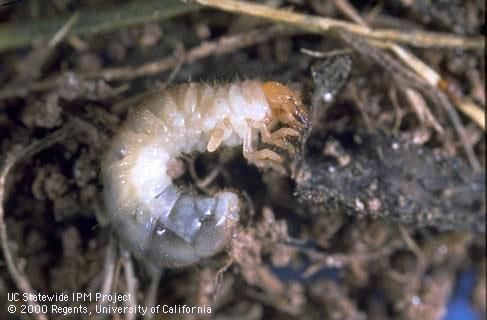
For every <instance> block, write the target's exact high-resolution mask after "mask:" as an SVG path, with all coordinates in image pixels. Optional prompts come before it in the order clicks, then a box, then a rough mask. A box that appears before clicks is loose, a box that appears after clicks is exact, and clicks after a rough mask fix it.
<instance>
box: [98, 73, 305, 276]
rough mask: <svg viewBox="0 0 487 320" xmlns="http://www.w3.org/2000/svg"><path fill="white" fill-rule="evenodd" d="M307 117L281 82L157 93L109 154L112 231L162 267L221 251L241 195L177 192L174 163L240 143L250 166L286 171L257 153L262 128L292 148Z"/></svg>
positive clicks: (270, 156) (269, 154) (192, 86)
mask: <svg viewBox="0 0 487 320" xmlns="http://www.w3.org/2000/svg"><path fill="white" fill-rule="evenodd" d="M306 122H307V109H306V107H304V106H303V104H302V103H301V100H300V98H299V95H297V94H296V93H295V92H293V91H292V90H291V89H289V88H288V87H286V86H284V85H282V84H280V83H277V82H267V83H264V84H262V83H261V82H259V81H250V80H248V81H241V82H235V83H230V84H225V85H217V86H210V85H206V84H200V83H189V84H182V85H178V86H175V87H173V88H170V89H168V90H166V91H163V92H160V93H157V94H155V95H154V96H152V97H151V98H149V99H148V100H146V101H145V102H144V103H142V104H141V105H140V106H139V108H138V109H137V110H136V111H135V112H134V113H133V114H132V115H131V116H130V117H129V119H127V121H126V123H125V124H124V125H123V127H122V128H121V129H120V131H119V132H118V134H117V135H116V136H115V138H114V140H113V142H112V144H111V146H110V148H109V150H108V151H107V153H106V155H105V158H104V162H103V167H102V174H103V182H104V199H105V205H106V209H107V212H108V214H109V217H110V221H111V224H112V226H113V228H114V229H115V231H116V232H117V234H118V235H119V237H120V238H121V239H122V240H123V241H124V242H125V244H126V245H127V246H128V247H129V249H131V251H132V252H133V253H134V254H135V255H136V256H138V257H140V258H143V259H147V260H149V261H152V262H153V263H155V264H156V265H159V266H163V267H182V266H186V265H190V264H192V263H195V262H197V261H198V260H200V259H201V258H202V257H207V256H211V255H214V254H216V253H217V252H219V251H221V250H222V249H223V248H224V247H225V246H226V245H227V243H228V240H229V238H230V237H231V235H232V233H233V230H234V227H235V225H236V223H237V222H238V216H239V210H240V208H241V205H240V200H239V197H238V195H237V194H236V193H234V192H230V191H221V192H218V193H216V194H215V195H214V196H213V197H211V196H202V195H195V194H190V193H188V192H187V191H185V190H182V189H179V188H177V187H176V186H175V185H174V184H173V183H172V181H171V178H170V175H169V174H168V172H167V169H168V168H167V166H168V163H169V162H170V161H172V160H174V159H175V158H177V157H178V156H180V155H181V154H185V153H193V152H205V151H209V152H213V151H215V150H217V149H218V148H219V147H221V146H229V147H233V146H239V145H242V146H243V155H244V157H245V158H247V160H248V161H249V162H250V163H253V164H255V165H257V166H259V167H272V168H275V169H277V170H283V169H284V167H283V166H282V162H283V160H284V159H283V157H282V156H281V155H280V154H278V153H276V152H275V151H273V150H270V149H261V150H256V144H257V142H258V139H259V134H258V133H260V137H261V140H262V141H263V142H264V143H266V144H270V145H274V146H276V147H278V148H282V149H284V150H287V151H288V152H293V150H294V149H293V146H292V144H290V143H289V142H288V141H287V140H286V138H287V137H289V136H299V135H300V130H301V129H302V128H303V127H304V126H306V124H307V123H306ZM279 124H280V125H281V127H280V128H278V129H277V130H275V131H274V132H271V129H274V128H275V127H276V126H277V125H279Z"/></svg>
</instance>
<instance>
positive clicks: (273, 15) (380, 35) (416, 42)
mask: <svg viewBox="0 0 487 320" xmlns="http://www.w3.org/2000/svg"><path fill="white" fill-rule="evenodd" d="M195 2H197V3H199V4H202V5H205V6H208V7H213V8H218V9H220V10H224V11H228V12H233V13H238V14H248V15H251V16H255V17H261V18H265V19H267V20H271V21H276V22H282V23H286V24H289V25H292V26H294V27H296V28H299V29H302V30H306V31H309V32H315V33H323V32H328V31H330V30H331V29H333V28H339V29H343V30H346V31H348V32H352V33H355V34H359V35H362V36H365V37H366V38H369V39H376V40H389V41H393V42H397V43H405V44H409V45H412V46H416V47H427V48H431V47H464V48H466V49H483V48H484V47H485V44H484V38H483V37H475V38H466V37H462V36H457V35H451V34H444V33H433V32H425V31H421V30H414V31H409V32H405V31H401V30H394V29H371V28H367V27H364V26H361V25H358V24H355V23H350V22H345V21H341V20H337V19H331V18H323V17H318V16H313V15H306V14H299V13H295V12H289V11H285V10H281V9H274V8H270V7H268V6H265V5H260V4H254V3H250V2H246V1H235V0H195Z"/></svg>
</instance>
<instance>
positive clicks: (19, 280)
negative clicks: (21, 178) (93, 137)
mask: <svg viewBox="0 0 487 320" xmlns="http://www.w3.org/2000/svg"><path fill="white" fill-rule="evenodd" d="M73 129H74V125H73V123H70V124H68V125H66V126H65V127H64V128H62V129H59V130H58V131H56V132H54V133H53V134H51V135H49V136H47V137H45V138H44V139H42V140H39V141H36V142H33V143H31V144H30V145H29V146H27V147H26V148H24V149H21V150H16V149H13V150H11V151H10V152H9V153H8V154H7V156H6V158H5V160H4V163H3V165H2V167H1V168H0V243H1V247H2V254H3V258H4V259H5V263H6V265H7V270H8V272H9V274H10V277H11V278H12V280H13V281H14V283H15V285H16V287H17V288H18V289H19V291H21V292H23V293H29V294H35V291H34V289H33V288H32V286H31V284H30V282H29V280H28V278H27V276H26V275H25V274H24V273H23V271H21V270H19V269H18V268H17V265H16V263H15V259H14V257H13V254H12V252H11V251H10V247H9V239H8V233H7V225H6V224H5V221H4V217H5V211H4V207H3V204H4V203H5V197H6V193H7V192H6V181H7V177H8V175H9V173H10V172H11V171H12V169H13V168H14V167H15V166H16V165H17V164H19V163H20V162H21V161H23V160H25V159H28V158H29V157H32V156H33V155H35V154H36V153H38V152H40V151H42V150H44V149H46V148H48V147H49V146H51V145H53V144H55V143H57V142H59V141H61V140H63V139H65V138H66V137H67V136H68V135H69V134H71V133H72V132H73V131H74V130H73ZM28 303H29V305H31V306H33V307H35V306H38V304H37V302H35V301H33V300H32V299H29V300H28ZM34 317H35V318H36V319H39V320H47V317H46V316H45V315H44V314H42V313H35V314H34Z"/></svg>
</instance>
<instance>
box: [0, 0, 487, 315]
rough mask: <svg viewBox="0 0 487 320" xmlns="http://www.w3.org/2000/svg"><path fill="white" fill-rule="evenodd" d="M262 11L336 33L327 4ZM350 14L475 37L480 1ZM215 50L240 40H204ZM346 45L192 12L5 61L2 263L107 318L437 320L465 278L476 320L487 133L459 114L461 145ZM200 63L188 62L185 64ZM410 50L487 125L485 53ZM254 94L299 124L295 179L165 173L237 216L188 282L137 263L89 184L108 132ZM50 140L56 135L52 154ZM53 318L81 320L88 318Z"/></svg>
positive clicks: (480, 298) (4, 19)
mask: <svg viewBox="0 0 487 320" xmlns="http://www.w3.org/2000/svg"><path fill="white" fill-rule="evenodd" d="M4 2H5V1H4ZM102 2H103V4H102ZM125 3H126V1H114V0H112V1H91V0H60V1H52V2H49V3H48V2H45V1H40V0H30V1H18V2H15V3H11V4H8V5H4V6H2V7H0V22H1V23H2V24H4V25H8V24H15V23H25V24H29V23H32V21H39V20H49V19H54V18H56V17H58V16H69V15H71V14H72V13H73V12H75V11H77V10H80V11H83V10H87V9H89V10H92V11H97V10H105V8H113V7H117V6H121V5H123V4H125ZM262 3H267V4H268V5H271V4H272V5H276V6H279V7H282V8H292V9H293V10H294V11H297V12H301V13H308V14H314V15H320V16H327V17H334V18H337V19H344V20H348V17H347V16H346V15H345V14H344V13H343V11H341V10H340V9H339V6H337V5H336V3H348V1H327V2H322V1H317V0H309V1H305V0H289V1H263V2H262ZM349 4H351V5H353V6H355V9H356V10H357V12H359V13H360V15H361V16H362V17H367V21H368V23H369V24H370V25H371V26H373V27H388V28H397V29H399V30H409V29H420V30H427V31H434V32H441V33H451V34H457V35H464V36H478V35H485V20H484V17H485V11H484V10H485V4H484V2H483V1H468V2H465V3H464V2H462V1H456V0H448V1H440V2H436V1H429V0H420V1H414V2H410V1H399V0H398V1H386V2H384V3H379V2H377V3H375V2H374V3H370V4H367V5H364V4H363V3H362V2H360V1H351V3H349ZM0 29H1V26H0ZM239 35H244V36H242V37H241V38H240V36H239ZM226 37H234V39H242V41H235V42H229V43H227V44H222V42H218V41H219V40H220V39H222V38H225V39H226ZM355 37H357V36H355ZM350 39H352V41H353V39H354V38H353V37H352V38H351V37H349V36H347V34H343V33H341V32H330V33H329V34H325V35H316V34H314V35H312V34H307V33H304V32H302V31H296V30H291V29H288V28H284V27H280V26H278V27H276V26H274V25H272V23H270V22H266V21H264V20H258V19H254V18H250V17H248V16H243V15H242V16H240V15H234V14H230V13H225V12H221V11H217V10H211V9H201V10H199V11H194V12H191V13H185V14H182V15H180V16H176V17H173V18H170V19H167V20H165V21H151V22H146V23H141V24H137V25H132V26H129V27H120V28H118V29H117V30H114V31H109V32H99V33H87V34H80V35H76V36H71V37H67V38H63V39H62V40H61V41H59V42H58V43H56V44H55V46H52V47H51V46H48V45H47V41H44V42H41V43H33V44H31V45H29V46H24V47H19V48H17V49H15V50H12V49H10V50H3V51H0V61H1V62H0V84H1V85H0V165H1V166H2V168H5V167H4V166H6V164H8V163H9V162H8V159H9V157H10V156H12V155H13V156H14V157H15V155H19V156H18V157H19V159H17V160H18V161H17V163H16V164H17V165H16V166H14V167H13V168H12V170H10V171H9V174H8V176H7V180H6V183H5V184H4V185H3V188H4V199H3V200H4V202H3V204H2V205H3V211H4V214H3V222H2V224H3V223H4V224H5V226H6V228H7V229H6V230H7V234H6V235H7V237H8V243H7V244H6V245H4V246H3V247H5V248H7V250H9V251H10V253H11V255H12V256H13V261H14V263H15V267H16V269H17V271H18V272H19V274H20V275H21V276H22V277H23V278H24V280H26V281H27V282H28V284H29V286H28V287H30V288H31V289H32V290H33V292H39V293H43V294H54V293H62V292H64V293H67V294H72V293H73V292H75V293H79V292H81V293H92V294H95V293H97V292H106V293H120V294H129V293H130V294H132V297H133V298H132V299H131V301H130V302H127V303H125V304H124V303H123V302H119V303H118V304H116V305H118V306H124V305H136V304H140V305H144V306H155V305H170V306H172V305H187V306H209V307H210V308H211V314H199V315H198V314H194V313H193V314H188V313H184V314H169V315H168V314H157V315H154V317H153V318H154V319H167V318H168V317H169V318H177V319H210V318H211V319H390V318H398V319H443V317H444V315H445V313H446V307H447V305H448V301H449V299H450V298H451V297H452V295H453V293H454V292H455V287H456V286H457V282H458V280H459V279H460V276H461V275H462V274H464V273H465V272H467V271H468V272H471V273H473V274H475V275H476V276H475V279H476V280H475V287H474V288H473V290H472V292H471V293H470V297H469V299H470V304H471V305H472V306H473V308H474V309H475V310H476V312H477V313H478V314H479V318H485V316H486V300H485V296H486V279H485V272H486V246H485V223H486V222H485V132H484V129H482V128H480V127H479V126H478V125H477V124H476V123H475V122H474V121H473V120H472V119H471V118H470V117H469V116H467V115H465V114H463V113H461V112H460V111H458V109H457V108H456V107H454V109H455V110H457V111H455V113H456V114H457V115H458V116H459V120H460V124H461V125H462V127H463V129H464V132H465V139H466V141H467V142H468V146H467V147H466V146H465V140H462V139H460V137H459V134H458V132H457V131H456V129H455V128H456V127H455V125H454V124H453V123H452V120H451V117H450V116H449V113H448V112H449V111H448V108H445V107H444V101H445V100H444V99H447V102H448V101H449V103H450V104H455V98H454V97H453V96H452V95H453V93H451V92H450V91H449V92H446V91H441V90H440V89H439V88H433V87H431V88H430V87H428V88H427V89H424V88H425V86H418V85H415V84H414V81H413V80H414V78H413V80H411V78H408V76H407V74H409V73H408V72H412V71H410V70H409V69H408V68H407V67H406V66H405V65H404V63H402V62H400V60H398V58H397V57H396V56H395V55H393V54H392V53H390V52H389V51H387V50H386V49H370V50H369V49H368V48H369V47H368V46H369V45H370V44H367V42H366V41H365V40H363V41H364V43H363V44H362V43H361V42H356V45H351V44H350V41H351V40H350ZM244 42H245V43H246V44H245V45H243V44H242V43H244ZM205 43H207V44H208V45H207V46H205V45H204V44H205ZM212 43H213V44H214V43H217V44H218V46H217V48H220V49H221V50H220V51H219V49H214V48H213V47H211V44H212ZM198 47H199V48H200V49H199V50H200V51H198V52H199V56H197V57H194V56H192V57H193V58H191V59H189V60H188V61H185V60H184V59H180V57H181V56H184V55H185V54H187V53H188V52H191V50H192V49H193V48H198ZM405 47H406V46H405ZM374 48H375V47H374ZM302 49H307V50H308V51H311V52H312V54H310V53H309V52H308V51H303V50H302ZM408 49H409V50H410V51H411V52H412V53H413V54H414V55H415V56H416V57H418V58H419V59H421V60H422V61H423V62H424V63H425V64H426V65H428V66H429V67H430V68H432V69H434V70H436V71H437V72H438V73H439V74H440V75H441V77H442V78H443V79H444V80H445V81H447V82H448V84H449V86H450V88H454V91H455V93H454V94H455V95H456V97H462V98H468V99H470V100H471V101H473V102H474V103H475V104H477V105H478V106H480V108H481V109H482V110H484V107H485V90H484V87H485V55H484V50H464V49H462V48H421V49H418V48H414V47H408ZM374 50H378V51H377V52H376V51H374ZM307 52H308V53H307ZM323 53H325V54H323ZM327 53H328V54H327ZM317 56H320V57H317ZM377 57H379V58H377ZM381 57H388V58H387V59H381ZM388 59H389V60H388ZM390 61H392V62H390ZM152 62H156V63H158V66H159V67H160V66H161V65H162V64H163V63H169V64H168V67H167V68H166V67H161V70H162V71H161V72H157V73H154V72H151V71H150V68H147V69H143V70H142V71H141V69H140V68H139V69H138V67H139V66H143V65H145V64H148V63H152ZM397 65H400V66H401V67H400V68H399V69H396V66H397ZM164 68H165V69H164ZM113 70H118V71H117V72H119V73H115V72H113ZM134 70H137V72H139V74H137V75H135V73H134ZM144 70H146V71H144ZM398 70H399V71H398ZM404 70H406V71H404ZM108 74H110V75H111V77H112V78H110V76H108ZM404 75H406V76H404ZM416 77H417V75H416ZM253 78H257V79H261V80H263V81H264V80H268V79H272V80H276V81H280V82H283V83H286V84H288V85H290V86H291V87H293V88H295V89H297V90H299V91H300V92H302V94H303V98H304V100H305V101H306V102H307V104H308V105H309V106H310V107H311V109H312V112H313V118H312V122H311V124H310V126H309V128H308V129H307V130H308V131H307V135H306V137H305V139H304V140H303V143H299V142H297V141H295V146H296V147H297V149H298V152H297V153H296V155H294V156H293V157H291V158H289V159H288V160H289V161H288V162H287V164H286V165H287V168H288V170H289V173H290V174H289V175H288V176H283V175H281V174H279V173H277V172H274V171H272V170H269V171H260V170H258V169H257V168H255V167H253V166H250V165H248V164H247V163H246V161H245V159H244V158H243V157H242V154H241V152H240V150H222V151H221V152H219V153H218V154H191V155H185V156H184V157H182V158H181V161H180V162H177V163H174V172H175V173H174V174H175V175H177V176H179V177H180V178H179V179H180V180H179V181H180V182H181V183H182V184H186V185H190V186H192V188H193V189H194V190H196V191H197V192H201V193H209V194H211V193H214V192H216V191H218V190H221V189H222V188H231V189H232V190H238V191H239V192H240V193H241V195H242V199H245V203H246V205H245V208H244V209H243V211H242V213H241V221H240V224H239V226H238V228H237V230H236V231H235V235H234V237H233V239H232V241H231V243H230V245H229V248H228V249H227V250H226V251H225V252H222V253H221V254H219V255H217V256H215V257H212V258H210V259H206V260H204V261H201V262H200V263H199V264H197V265H195V266H191V267H188V268H184V269H168V270H160V269H157V268H153V267H152V266H149V265H147V264H146V263H144V262H143V261H137V260H135V259H133V258H131V256H130V254H129V252H127V250H126V249H124V248H123V246H122V245H121V244H119V242H118V239H117V237H116V236H115V235H114V233H113V231H112V230H111V228H110V224H109V222H108V221H107V219H106V218H105V213H104V204H103V199H102V197H101V194H102V189H103V186H102V184H101V182H100V180H99V173H100V161H101V157H102V155H103V152H104V150H106V148H107V146H108V145H109V143H110V139H111V137H112V136H113V134H114V132H115V131H116V129H117V127H118V126H119V125H120V124H121V123H122V121H123V120H124V119H125V118H126V117H127V114H128V113H130V111H131V110H133V108H134V107H135V106H136V105H137V103H138V102H139V101H140V100H142V99H143V97H144V96H145V95H146V93H147V92H152V91H154V90H160V89H161V88H164V87H167V86H169V85H172V84H177V83H183V82H188V81H206V82H226V81H233V80H235V79H253ZM452 90H453V89H452ZM12 92H14V94H12ZM445 92H446V93H445ZM442 99H443V100H442ZM59 132H61V133H62V138H54V136H53V134H54V135H56V133H59ZM54 139H55V140H54ZM46 141H47V142H49V141H51V142H49V143H44V142H46ZM38 142H41V143H44V147H42V148H40V150H38V152H37V151H36V152H31V153H28V154H22V151H19V150H22V149H24V148H26V147H27V146H29V145H31V144H32V143H38ZM468 148H470V149H471V150H472V151H473V153H472V154H471V155H470V156H469V155H468V154H467V153H466V152H465V150H466V149H468ZM20 155H22V156H20ZM472 156H473V160H475V161H477V164H478V165H479V166H480V169H479V168H476V166H475V163H472V161H473V160H472ZM215 168H216V169H215ZM214 170H217V171H216V174H213V173H212V172H214ZM2 171H3V170H2ZM208 176H210V178H208ZM5 248H3V249H2V250H3V251H2V252H3V255H2V256H1V257H2V258H1V259H0V319H4V318H5V319H6V318H9V319H24V318H27V316H26V315H21V314H20V313H19V312H17V313H15V314H14V316H15V317H12V315H11V314H8V313H7V309H6V308H7V306H8V305H12V304H13V305H16V306H17V307H19V308H20V305H21V304H22V302H11V301H8V300H7V299H8V293H13V292H22V288H25V287H22V288H19V281H18V279H16V277H15V275H13V274H12V271H11V269H10V268H9V267H8V262H7V261H6V260H7V259H6V257H5V251H4V250H5ZM20 282H21V281H20ZM59 304H60V305H62V306H71V307H76V306H79V305H80V304H81V305H83V306H85V307H87V308H88V310H90V311H94V310H95V305H96V303H95V302H94V301H91V302H90V301H83V302H81V303H80V302H78V301H73V299H70V300H69V301H67V302H64V303H59ZM47 305H49V307H50V306H51V303H47ZM4 306H5V307H4ZM133 316H134V315H130V314H120V315H119V317H118V318H117V317H114V315H108V316H102V315H98V318H99V319H105V318H106V319H112V318H113V319H134V317H133ZM32 317H33V318H36V316H35V315H32ZM47 317H48V319H80V318H84V317H83V316H81V315H79V314H73V313H69V314H59V313H58V314H53V313H51V312H49V313H48V314H47ZM37 318H38V316H37ZM135 318H136V317H135ZM141 318H143V317H141ZM146 318H147V319H148V318H149V317H146ZM39 319H40V318H39Z"/></svg>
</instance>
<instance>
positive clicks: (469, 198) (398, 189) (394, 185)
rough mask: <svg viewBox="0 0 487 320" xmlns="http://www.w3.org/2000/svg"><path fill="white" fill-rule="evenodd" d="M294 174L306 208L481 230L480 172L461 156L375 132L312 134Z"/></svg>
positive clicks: (482, 185) (482, 178) (482, 176)
mask: <svg viewBox="0 0 487 320" xmlns="http://www.w3.org/2000/svg"><path fill="white" fill-rule="evenodd" d="M308 146H309V148H310V150H312V151H309V152H310V154H314V155H319V156H315V157H313V158H306V161H304V162H303V163H302V164H301V165H300V167H299V168H298V169H297V171H296V174H295V176H296V183H297V191H296V193H297V195H298V197H299V199H300V200H301V201H303V202H306V203H308V204H311V205H319V206H326V207H333V208H335V209H341V210H343V211H345V212H346V213H347V214H352V215H358V214H365V215H370V216H373V217H381V218H384V219H386V220H390V221H394V222H399V223H404V224H409V225H414V226H416V227H424V226H434V227H436V228H438V229H440V230H449V229H460V230H468V231H471V232H485V174H484V173H476V172H473V171H472V170H471V169H470V168H469V167H468V166H467V165H466V164H465V163H463V162H462V161H461V160H459V159H455V158H451V157H450V158H449V157H445V156H442V155H438V154H435V153H434V152H432V151H431V150H428V149H426V148H422V147H419V146H416V145H414V144H412V143H408V142H401V141H398V140H395V139H391V138H387V137H386V136H381V135H378V134H375V135H372V134H360V133H352V132H348V133H342V134H335V135H328V136H318V135H315V136H312V137H311V138H310V140H309V141H308Z"/></svg>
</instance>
